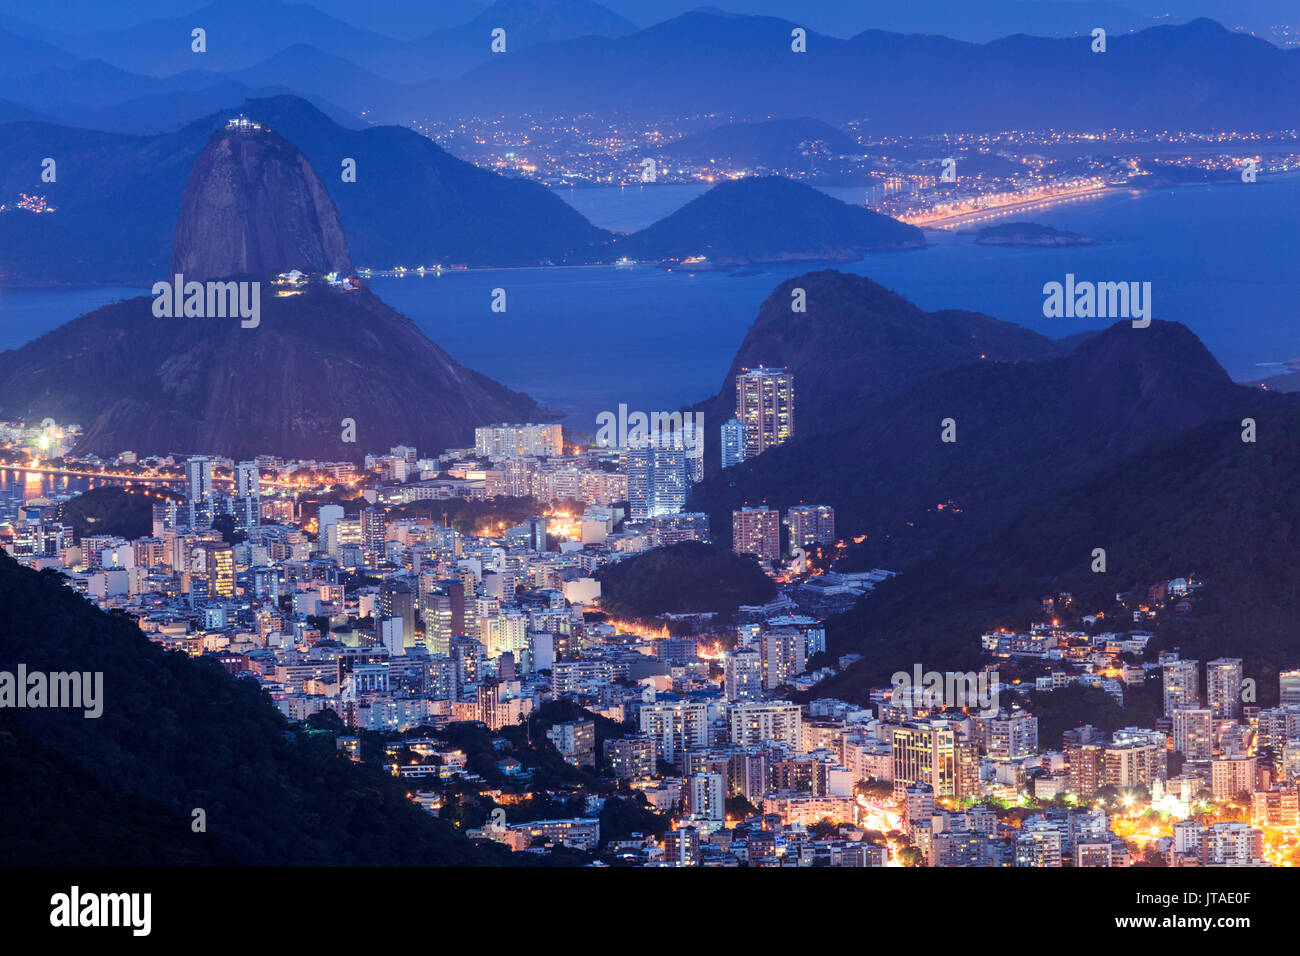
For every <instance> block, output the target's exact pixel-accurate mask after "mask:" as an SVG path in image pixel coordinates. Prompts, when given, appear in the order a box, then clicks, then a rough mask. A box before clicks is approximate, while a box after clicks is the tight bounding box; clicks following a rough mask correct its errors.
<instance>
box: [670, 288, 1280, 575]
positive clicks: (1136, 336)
mask: <svg viewBox="0 0 1300 956" xmlns="http://www.w3.org/2000/svg"><path fill="white" fill-rule="evenodd" d="M796 281H798V280H796ZM901 301H902V300H899V302H901ZM891 354H892V353H891V352H890V351H889V350H888V349H886V350H883V351H882V352H881V353H880V354H879V356H878V360H879V361H882V362H884V361H888V357H889V356H890V355H891ZM851 367H852V366H847V367H846V365H845V363H843V362H839V361H835V360H832V361H831V362H830V363H828V366H827V367H826V368H825V369H818V367H817V366H816V364H815V363H809V364H807V365H806V366H805V371H804V374H803V376H802V377H799V376H798V375H796V379H795V396H796V406H795V407H796V410H798V409H799V408H800V398H799V389H800V382H801V381H803V382H806V383H808V386H809V387H810V388H812V389H814V390H817V389H819V388H824V386H823V385H822V383H824V382H825V381H827V380H828V379H833V378H839V379H840V380H843V379H845V378H848V377H850V375H851V372H850V371H849V369H850V368H851ZM832 370H833V371H832ZM815 394H817V392H816V391H815ZM822 395H823V397H822V399H821V400H822V401H823V402H824V401H825V398H824V393H822ZM1275 401H1276V397H1275V396H1273V395H1271V394H1269V393H1265V392H1262V391H1261V390H1259V389H1248V388H1244V387H1242V386H1238V385H1235V384H1233V383H1232V381H1231V380H1230V379H1229V377H1228V375H1227V374H1226V373H1225V372H1224V371H1223V369H1222V368H1221V367H1220V366H1219V365H1218V363H1217V362H1216V361H1215V360H1214V358H1213V356H1211V355H1210V354H1209V352H1208V351H1206V349H1205V347H1204V346H1203V345H1202V344H1201V342H1200V341H1199V340H1198V339H1197V338H1196V336H1195V335H1193V334H1192V333H1191V332H1190V331H1188V330H1187V329H1186V328H1185V327H1184V326H1182V325H1179V324H1177V323H1172V322H1161V321H1155V322H1153V323H1152V324H1151V326H1150V327H1149V328H1146V329H1134V328H1132V326H1131V324H1130V323H1121V324H1118V325H1115V326H1112V327H1111V328H1109V329H1107V330H1105V331H1103V332H1102V333H1100V334H1098V335H1095V336H1092V337H1089V338H1086V339H1083V340H1082V341H1081V342H1080V343H1079V344H1078V345H1077V348H1076V350H1075V351H1074V352H1073V353H1072V354H1070V355H1066V356H1063V357H1059V358H1047V359H1040V360H1038V361H1021V362H993V361H987V360H977V361H975V362H973V363H970V364H961V365H957V366H956V367H950V368H948V369H946V370H938V371H935V372H932V373H930V374H926V375H923V376H920V377H917V378H914V379H913V380H912V381H911V382H910V383H908V384H905V385H903V386H902V387H901V388H897V389H896V390H895V391H893V392H892V393H886V394H882V395H878V397H876V398H875V399H874V400H871V401H860V402H854V401H851V400H849V401H847V404H846V405H845V407H844V409H843V410H842V411H841V413H840V414H839V415H838V416H836V417H835V419H834V420H835V421H836V422H837V424H836V425H835V427H832V428H830V429H826V430H821V431H818V430H816V429H815V428H814V429H810V430H808V431H804V432H798V431H797V432H796V437H795V438H794V439H793V440H791V441H790V442H788V443H786V444H785V445H783V446H781V447H778V448H775V449H772V450H769V451H767V452H765V453H764V454H762V455H760V456H759V457H757V458H755V459H753V460H751V461H748V462H745V463H743V464H742V465H740V466H738V467H735V468H731V469H727V470H726V471H724V472H721V473H718V474H715V475H713V476H712V477H710V478H707V479H706V480H705V482H704V483H702V484H701V485H699V486H697V487H696V491H695V494H694V496H693V497H692V500H691V503H690V507H691V508H692V509H693V510H704V511H708V512H709V513H710V515H711V518H712V521H713V525H714V529H715V532H721V533H722V535H723V537H724V540H725V536H726V535H727V534H729V530H730V511H731V509H732V508H734V507H736V506H738V505H740V504H742V503H744V502H747V501H748V502H754V501H759V500H766V501H767V502H768V503H769V504H770V505H773V506H776V507H781V508H785V507H788V506H789V505H792V504H797V503H800V502H818V503H825V504H829V505H832V506H833V507H835V509H836V522H837V531H838V533H839V535H840V537H842V538H846V539H847V538H849V537H850V536H856V535H863V534H865V535H867V540H866V541H865V542H864V543H863V545H862V549H863V550H862V555H861V558H860V560H861V561H863V562H864V563H868V564H871V565H874V566H885V567H892V568H896V569H897V568H903V567H907V566H909V565H911V564H913V563H914V562H916V561H918V560H920V559H922V558H923V557H925V556H926V555H927V554H929V553H932V552H934V551H936V550H943V549H946V548H951V547H953V546H954V545H955V544H957V543H958V542H961V541H970V540H976V539H978V538H979V536H980V535H982V534H986V533H992V532H993V531H994V530H995V529H996V528H998V527H999V526H1000V524H1001V523H1003V522H1005V521H1007V520H1010V519H1011V518H1013V517H1014V516H1015V515H1016V514H1018V513H1019V512H1020V511H1021V510H1023V509H1024V508H1025V507H1027V506H1028V505H1029V504H1031V503H1033V502H1035V501H1041V500H1044V499H1046V498H1047V497H1049V496H1050V495H1052V494H1055V493H1057V492H1059V491H1061V490H1062V489H1064V488H1068V487H1071V486H1073V485H1075V484H1077V483H1078V482H1080V481H1083V480H1084V479H1086V478H1087V477H1088V476H1090V475H1092V474H1095V473H1096V472H1097V471H1098V470H1099V469H1101V468H1103V467H1105V466H1107V465H1109V464H1111V463H1113V462H1115V461H1117V460H1119V459H1121V458H1123V457H1125V456H1127V455H1131V454H1133V453H1135V452H1136V451H1137V450H1139V449H1140V448H1142V447H1143V446H1144V445H1146V444H1148V443H1150V442H1152V441H1156V440H1159V439H1161V438H1164V437H1167V436H1169V435H1171V434H1174V433H1177V432H1179V431H1182V430H1185V429H1188V428H1192V427H1195V426H1197V425H1199V424H1201V423H1203V422H1205V421H1208V420H1211V419H1216V418H1226V417H1231V416H1232V415H1238V417H1240V416H1241V415H1246V414H1255V413H1257V412H1259V410H1261V409H1268V408H1271V407H1273V405H1274V403H1275ZM822 407H827V406H825V405H823V406H822ZM832 414H833V407H831V408H830V410H828V411H827V415H828V416H830V415H832ZM796 415H797V417H796V421H797V422H799V428H801V429H802V428H803V424H804V422H806V421H807V416H805V415H803V414H802V413H799V412H798V411H796ZM949 418H951V419H953V420H954V422H955V427H956V439H957V440H956V442H955V443H945V442H943V441H941V428H942V426H941V423H942V422H943V421H944V420H945V419H949ZM706 420H707V418H706Z"/></svg>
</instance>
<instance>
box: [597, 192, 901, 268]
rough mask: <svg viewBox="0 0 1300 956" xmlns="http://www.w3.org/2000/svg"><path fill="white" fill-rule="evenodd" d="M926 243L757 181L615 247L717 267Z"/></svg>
mask: <svg viewBox="0 0 1300 956" xmlns="http://www.w3.org/2000/svg"><path fill="white" fill-rule="evenodd" d="M923 245H925V237H924V235H923V234H922V232H921V230H920V229H918V228H917V227H916V226H909V225H906V224H904V223H901V222H899V221H898V220H896V219H891V218H889V217H888V216H882V215H881V214H880V213H877V212H872V211H871V210H869V209H863V208H861V207H860V206H850V205H849V204H848V203H845V202H841V201H840V200H838V199H835V198H833V197H831V196H828V195H826V194H825V193H823V192H821V191H819V190H816V189H813V188H812V187H811V186H805V185H804V184H803V183H799V182H795V181H794V180H793V179H786V178H784V177H781V176H752V177H749V176H747V177H745V178H743V179H737V180H733V181H731V182H726V183H720V184H718V185H717V186H714V187H713V188H712V189H710V190H709V191H708V192H706V193H705V194H704V195H703V196H698V197H696V198H695V199H693V200H691V201H690V202H689V203H687V204H686V205H685V206H683V207H682V208H681V209H679V210H677V211H676V212H674V213H672V214H671V215H669V216H666V217H664V218H663V219H661V220H659V221H658V222H656V223H654V224H653V225H651V226H648V227H647V228H645V229H642V230H641V231H640V232H636V233H633V234H632V235H631V236H629V237H627V238H626V239H621V240H620V241H619V242H618V248H619V249H620V250H622V251H623V252H624V253H625V254H626V255H628V256H630V257H632V258H640V259H683V258H686V257H688V256H697V255H703V256H707V257H708V259H709V261H710V262H711V263H713V264H715V265H724V266H728V265H744V264H748V263H754V262H788V261H791V260H795V261H798V260H816V261H824V262H832V261H841V262H843V261H852V260H855V259H859V258H861V256H862V253H863V252H866V251H868V250H873V249H910V248H917V247H920V246H923Z"/></svg>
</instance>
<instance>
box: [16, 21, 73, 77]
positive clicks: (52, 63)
mask: <svg viewBox="0 0 1300 956" xmlns="http://www.w3.org/2000/svg"><path fill="white" fill-rule="evenodd" d="M75 62H76V57H74V56H73V55H72V54H70V53H67V52H65V51H63V50H60V49H58V48H57V47H54V46H51V45H50V44H48V43H42V42H41V41H40V40H35V39H32V38H31V37H29V36H25V35H19V34H16V33H11V32H10V31H8V30H6V29H3V28H0V77H11V76H27V75H30V74H32V73H39V72H41V71H42V70H48V69H52V68H54V67H58V66H71V65H72V64H73V63H75Z"/></svg>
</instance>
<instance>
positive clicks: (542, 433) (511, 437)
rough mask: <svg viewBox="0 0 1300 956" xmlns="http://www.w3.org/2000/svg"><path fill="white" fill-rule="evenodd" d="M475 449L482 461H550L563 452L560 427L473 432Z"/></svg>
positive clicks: (502, 427)
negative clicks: (498, 459)
mask: <svg viewBox="0 0 1300 956" xmlns="http://www.w3.org/2000/svg"><path fill="white" fill-rule="evenodd" d="M474 450H475V452H476V453H477V454H478V455H479V457H480V458H523V457H531V458H547V457H550V456H553V455H562V454H563V453H564V436H563V434H562V430H561V428H560V426H559V425H558V424H548V425H533V424H531V423H530V424H526V425H505V424H502V425H488V426H485V427H482V428H475V429H474Z"/></svg>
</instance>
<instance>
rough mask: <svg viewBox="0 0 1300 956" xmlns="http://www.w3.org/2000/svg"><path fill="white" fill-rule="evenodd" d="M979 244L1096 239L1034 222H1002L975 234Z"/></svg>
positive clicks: (1091, 243) (1067, 243) (1066, 242)
mask: <svg viewBox="0 0 1300 956" xmlns="http://www.w3.org/2000/svg"><path fill="white" fill-rule="evenodd" d="M975 244H976V245H979V246H1096V245H1100V243H1098V242H1097V240H1096V239H1090V238H1089V237H1088V236H1082V235H1080V234H1079V233H1077V232H1066V231H1065V230H1063V229H1056V228H1053V227H1052V226H1044V225H1041V224H1039V223H1036V222H1004V223H1000V224H999V225H996V226H985V227H984V228H983V229H981V230H980V231H979V232H977V233H976V234H975Z"/></svg>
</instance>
